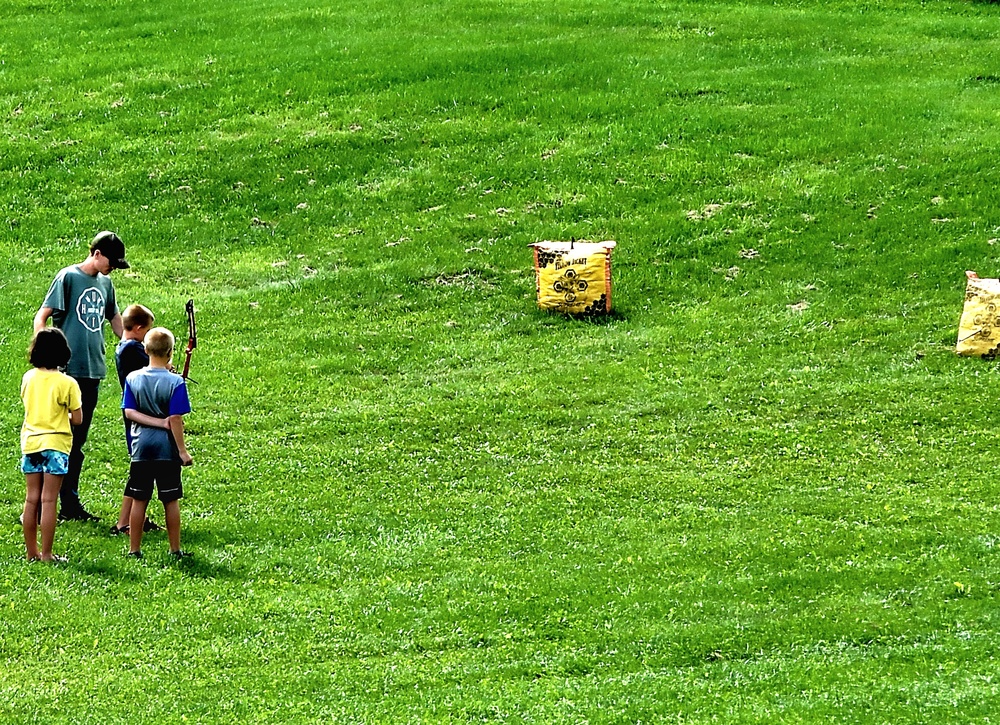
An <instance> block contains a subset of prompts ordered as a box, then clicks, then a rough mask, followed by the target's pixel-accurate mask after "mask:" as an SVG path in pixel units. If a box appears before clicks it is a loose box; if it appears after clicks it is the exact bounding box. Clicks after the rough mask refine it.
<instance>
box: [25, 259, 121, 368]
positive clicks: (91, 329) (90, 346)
mask: <svg viewBox="0 0 1000 725" xmlns="http://www.w3.org/2000/svg"><path fill="white" fill-rule="evenodd" d="M42 307H50V308H52V324H53V325H55V326H56V327H58V328H59V329H60V330H62V331H63V332H64V333H65V334H66V339H67V340H68V341H69V349H70V350H71V351H72V353H73V356H72V357H71V358H70V361H69V365H68V366H67V367H66V372H67V373H68V374H69V375H72V376H73V377H74V378H103V377H104V376H105V375H107V373H108V365H107V362H106V361H105V359H104V356H105V352H104V321H105V320H110V319H112V318H113V317H114V316H115V315H117V314H118V303H117V301H116V300H115V288H114V285H112V284H111V278H110V277H108V276H107V275H104V274H97V275H96V276H94V277H91V276H90V275H89V274H87V273H85V272H83V271H82V270H81V269H80V267H79V266H77V265H75V264H74V265H73V266H72V267H66V268H65V269H63V270H60V272H59V274H57V275H56V278H55V280H54V281H53V282H52V286H51V287H49V292H48V294H47V295H45V301H44V302H42Z"/></svg>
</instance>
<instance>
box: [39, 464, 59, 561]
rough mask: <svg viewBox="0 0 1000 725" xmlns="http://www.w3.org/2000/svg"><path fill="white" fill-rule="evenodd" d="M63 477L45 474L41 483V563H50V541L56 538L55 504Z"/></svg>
mask: <svg viewBox="0 0 1000 725" xmlns="http://www.w3.org/2000/svg"><path fill="white" fill-rule="evenodd" d="M62 482H63V477H62V476H60V475H56V474H54V473H46V474H45V478H44V480H43V483H42V561H52V541H53V539H55V537H56V502H57V501H58V500H59V489H60V488H62Z"/></svg>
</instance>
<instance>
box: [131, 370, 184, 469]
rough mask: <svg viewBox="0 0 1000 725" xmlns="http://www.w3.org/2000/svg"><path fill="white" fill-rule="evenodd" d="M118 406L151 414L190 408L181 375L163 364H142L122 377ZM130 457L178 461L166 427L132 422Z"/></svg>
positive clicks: (178, 412)
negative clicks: (157, 366) (146, 365)
mask: <svg viewBox="0 0 1000 725" xmlns="http://www.w3.org/2000/svg"><path fill="white" fill-rule="evenodd" d="M122 410H138V411H139V412H140V413H145V414H146V415H151V416H153V417H154V418H168V417H170V416H171V415H185V414H187V413H190V412H191V402H190V400H188V394H187V386H186V385H185V384H184V378H182V377H181V376H180V375H178V374H177V373H172V372H170V371H169V370H165V369H164V368H148V367H147V368H142V369H141V370H136V371H135V372H133V373H129V375H128V377H127V378H125V393H124V394H123V395H122ZM131 453H132V460H133V461H179V460H180V459H181V457H180V454H179V453H178V451H177V444H176V443H175V442H174V437H173V435H172V434H171V433H170V431H169V430H164V429H163V428H150V427H148V426H144V425H139V424H138V423H135V422H133V423H132V451H131Z"/></svg>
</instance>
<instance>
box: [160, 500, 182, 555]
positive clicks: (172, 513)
mask: <svg viewBox="0 0 1000 725" xmlns="http://www.w3.org/2000/svg"><path fill="white" fill-rule="evenodd" d="M163 517H164V518H165V519H166V521H167V539H168V540H169V541H170V550H171V551H180V550H181V502H180V501H167V502H165V503H164V504H163Z"/></svg>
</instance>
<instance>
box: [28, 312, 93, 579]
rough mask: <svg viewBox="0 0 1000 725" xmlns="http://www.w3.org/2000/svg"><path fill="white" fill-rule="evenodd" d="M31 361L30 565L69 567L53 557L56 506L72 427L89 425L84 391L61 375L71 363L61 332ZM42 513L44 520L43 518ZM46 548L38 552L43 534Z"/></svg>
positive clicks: (49, 332) (38, 342)
mask: <svg viewBox="0 0 1000 725" xmlns="http://www.w3.org/2000/svg"><path fill="white" fill-rule="evenodd" d="M29 357H30V360H31V364H32V366H33V367H32V369H31V370H29V371H28V372H26V373H25V374H24V377H23V378H22V379H21V401H22V402H23V403H24V425H22V426H21V453H22V454H23V457H22V458H21V471H23V472H24V478H25V485H26V488H27V493H26V494H25V497H24V515H23V516H22V517H21V523H22V524H23V526H24V546H25V548H26V550H27V556H28V561H39V560H41V561H58V562H62V561H66V558H65V557H61V556H54V555H53V554H52V540H53V539H54V538H55V533H56V501H57V500H58V499H59V489H60V488H61V487H62V480H63V476H65V475H66V472H67V471H68V470H69V454H70V451H71V450H72V449H73V429H72V428H71V427H70V425H80V423H82V422H83V411H82V410H81V407H82V401H81V397H80V386H79V384H77V382H76V381H75V380H74V379H73V378H71V377H70V376H68V375H66V374H65V373H62V372H60V371H59V368H61V367H65V366H66V364H67V363H68V362H69V358H70V349H69V343H68V342H66V336H65V335H64V334H63V333H62V330H59V329H58V328H55V327H47V328H45V329H43V330H39V331H38V332H37V333H36V334H35V339H34V340H32V341H31V349H30V350H29ZM39 509H41V514H40V515H39ZM39 524H40V525H41V529H42V548H41V551H39V549H38V528H39Z"/></svg>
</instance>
